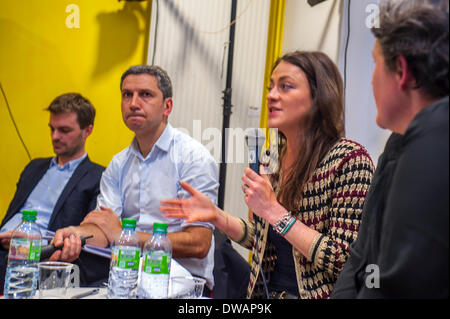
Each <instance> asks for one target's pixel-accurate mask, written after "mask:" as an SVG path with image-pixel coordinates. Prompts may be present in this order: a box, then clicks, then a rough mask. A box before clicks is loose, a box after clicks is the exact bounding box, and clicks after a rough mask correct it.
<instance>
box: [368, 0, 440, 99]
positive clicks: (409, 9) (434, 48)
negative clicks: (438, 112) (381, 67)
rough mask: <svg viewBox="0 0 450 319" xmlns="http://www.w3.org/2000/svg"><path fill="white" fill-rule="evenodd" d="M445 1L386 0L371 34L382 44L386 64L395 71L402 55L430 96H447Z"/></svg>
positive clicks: (419, 85) (420, 85)
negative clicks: (378, 21)
mask: <svg viewBox="0 0 450 319" xmlns="http://www.w3.org/2000/svg"><path fill="white" fill-rule="evenodd" d="M448 9H449V3H448V0H385V1H382V2H381V4H380V24H379V27H374V28H372V33H373V34H374V35H375V37H376V38H377V39H378V42H379V43H380V45H381V48H382V52H383V56H384V59H385V63H386V67H387V68H388V69H389V70H390V71H393V72H395V71H396V61H397V58H398V57H399V56H404V57H405V58H406V60H407V62H408V65H409V67H410V68H411V72H412V74H413V76H414V78H415V80H416V83H417V87H416V88H422V89H423V90H424V92H425V93H426V94H428V95H429V96H431V97H434V98H439V97H443V96H446V95H448V93H449V87H448V59H449V57H448V55H449V44H448V43H449V36H448V34H449V16H448V14H449V10H448Z"/></svg>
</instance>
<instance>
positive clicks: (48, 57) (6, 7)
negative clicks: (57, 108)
mask: <svg viewBox="0 0 450 319" xmlns="http://www.w3.org/2000/svg"><path fill="white" fill-rule="evenodd" d="M69 4H75V5H77V6H78V8H79V18H80V19H79V22H80V24H79V28H68V26H73V25H74V24H75V23H76V19H75V18H76V15H75V14H76V11H75V10H74V9H71V7H69V9H71V10H70V11H69V12H66V8H67V6H68V5H69ZM150 11H151V2H150V1H148V2H147V1H146V2H128V3H125V2H123V1H121V2H119V1H117V0H95V1H94V0H67V1H63V0H27V1H3V0H2V1H0V82H1V85H2V86H3V89H4V90H5V93H6V97H7V99H8V101H9V104H10V107H11V111H12V114H13V116H14V118H15V120H16V123H17V125H18V128H19V130H20V133H21V135H22V137H23V139H24V141H25V144H26V146H27V147H28V149H29V151H30V154H31V157H32V158H36V157H47V156H52V155H53V152H52V147H51V142H50V136H49V129H48V119H49V114H48V112H46V111H43V109H44V108H46V107H47V106H48V105H49V104H50V102H51V101H52V100H53V98H55V97H56V96H57V95H59V94H62V93H66V92H79V93H81V94H82V95H84V96H86V97H87V98H88V99H89V100H90V101H91V102H92V103H93V105H94V106H95V108H96V110H97V116H96V120H95V125H94V132H93V134H92V135H91V137H89V138H88V140H87V151H88V153H89V156H90V158H91V159H92V160H93V161H95V162H97V163H100V164H102V165H105V166H106V165H107V164H108V163H109V161H110V160H111V158H112V156H113V155H114V154H116V153H117V152H119V151H120V150H121V149H123V148H124V147H126V146H127V145H128V144H129V143H130V141H131V138H132V134H131V132H130V131H129V130H128V129H127V128H126V127H125V125H124V124H123V122H122V118H121V113H120V90H119V83H120V75H121V74H122V72H123V71H125V70H126V69H127V68H128V67H129V66H130V65H133V64H141V63H145V62H146V57H147V49H146V48H147V45H148V43H147V41H148V40H147V39H148V28H149V23H150V21H149V20H150ZM66 20H67V21H66ZM66 22H68V25H67V24H66ZM28 162H29V159H28V157H27V154H26V152H25V150H24V148H23V146H22V145H21V143H20V140H19V138H18V136H17V133H16V131H15V129H14V126H13V123H12V121H11V119H10V117H9V114H8V111H7V108H6V103H5V101H4V98H3V96H2V95H0V179H1V181H0V220H1V219H2V218H3V216H4V214H5V213H6V209H7V207H8V205H9V202H10V201H11V199H12V196H13V194H14V191H15V187H16V182H17V180H18V178H19V175H20V172H21V171H22V170H23V168H24V166H25V165H26V164H27V163H28Z"/></svg>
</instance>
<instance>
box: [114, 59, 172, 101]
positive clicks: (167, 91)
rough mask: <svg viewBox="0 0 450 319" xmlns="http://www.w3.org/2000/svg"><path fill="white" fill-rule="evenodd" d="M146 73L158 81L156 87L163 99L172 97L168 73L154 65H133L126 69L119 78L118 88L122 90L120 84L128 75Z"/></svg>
mask: <svg viewBox="0 0 450 319" xmlns="http://www.w3.org/2000/svg"><path fill="white" fill-rule="evenodd" d="M131 74H133V75H139V74H148V75H151V76H154V77H155V78H156V81H157V82H158V88H159V89H160V90H161V92H162V94H163V98H164V100H165V99H167V98H169V97H172V82H171V80H170V77H169V75H168V74H167V72H166V71H165V70H163V69H162V68H161V67H159V66H156V65H146V64H142V65H135V66H132V67H130V68H129V69H128V70H126V71H125V72H124V73H123V74H122V77H121V79H120V90H122V84H123V81H124V80H125V78H126V77H127V76H128V75H131Z"/></svg>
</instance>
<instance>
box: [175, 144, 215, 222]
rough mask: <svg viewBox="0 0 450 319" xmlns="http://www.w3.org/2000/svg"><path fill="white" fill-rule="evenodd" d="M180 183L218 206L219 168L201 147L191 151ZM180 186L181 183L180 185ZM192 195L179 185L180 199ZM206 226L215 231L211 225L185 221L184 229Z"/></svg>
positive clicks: (185, 162) (184, 164) (181, 168)
mask: <svg viewBox="0 0 450 319" xmlns="http://www.w3.org/2000/svg"><path fill="white" fill-rule="evenodd" d="M179 174H180V181H184V182H186V183H188V184H189V185H191V186H192V187H194V188H195V189H197V190H198V191H200V192H202V193H203V194H205V195H206V196H208V197H209V198H210V199H211V201H212V202H213V203H214V205H217V195H218V191H219V182H218V175H219V174H218V168H217V164H216V162H215V161H214V158H213V157H212V156H211V154H210V153H209V152H208V151H207V150H206V149H202V148H201V147H197V148H195V149H192V150H190V152H189V153H187V154H186V157H185V159H184V160H183V161H182V163H181V166H180V172H179ZM178 184H179V183H178ZM190 196H191V195H190V194H189V193H188V192H187V191H186V190H185V189H183V188H182V187H181V186H180V185H178V195H177V197H178V198H188V197H190ZM188 226H206V227H208V228H212V229H214V226H213V225H212V224H211V223H202V222H198V223H186V222H185V221H183V223H182V227H188Z"/></svg>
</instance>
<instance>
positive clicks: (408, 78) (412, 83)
mask: <svg viewBox="0 0 450 319" xmlns="http://www.w3.org/2000/svg"><path fill="white" fill-rule="evenodd" d="M397 80H398V85H399V87H400V89H402V90H406V89H408V88H409V89H413V88H415V87H416V80H415V79H414V77H413V75H412V73H411V69H410V67H409V64H408V61H406V58H405V57H404V56H403V55H400V56H398V57H397Z"/></svg>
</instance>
